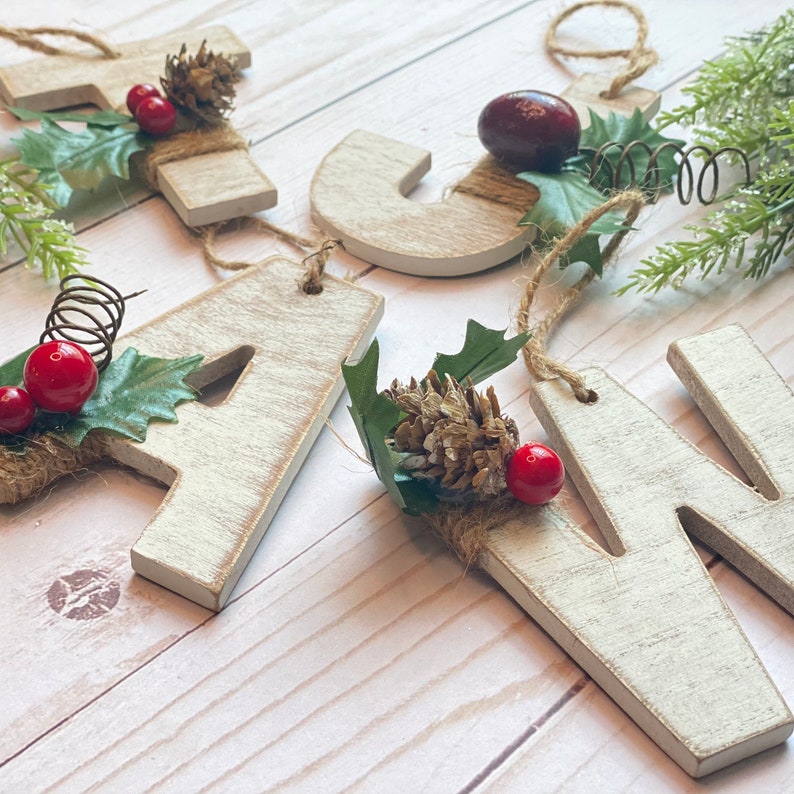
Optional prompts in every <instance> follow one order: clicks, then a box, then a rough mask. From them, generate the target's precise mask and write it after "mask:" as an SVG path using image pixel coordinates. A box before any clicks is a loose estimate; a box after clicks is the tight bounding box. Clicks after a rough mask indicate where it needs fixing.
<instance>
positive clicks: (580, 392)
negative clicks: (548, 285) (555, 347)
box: [516, 189, 645, 403]
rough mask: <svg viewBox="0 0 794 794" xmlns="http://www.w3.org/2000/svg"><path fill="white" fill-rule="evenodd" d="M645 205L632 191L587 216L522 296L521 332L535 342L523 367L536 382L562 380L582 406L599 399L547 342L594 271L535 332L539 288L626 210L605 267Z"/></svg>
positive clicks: (529, 345)
mask: <svg viewBox="0 0 794 794" xmlns="http://www.w3.org/2000/svg"><path fill="white" fill-rule="evenodd" d="M644 204H645V198H644V196H643V194H642V192H641V191H640V190H637V189H631V190H624V191H623V192H621V193H617V194H616V195H614V196H612V198H610V199H608V200H607V201H605V202H604V203H603V204H601V205H600V206H598V207H596V208H595V209H593V210H591V211H590V212H588V213H587V215H585V216H584V218H582V220H581V221H579V223H577V224H576V226H574V227H572V228H571V229H569V230H568V232H566V233H565V234H564V235H563V236H562V237H559V238H558V239H557V240H556V241H555V242H554V244H553V245H552V247H551V248H550V249H549V250H548V252H547V253H546V254H545V255H544V256H543V258H542V259H541V260H540V262H539V263H538V264H537V266H536V267H535V269H534V271H533V273H532V276H531V277H530V279H529V281H528V282H527V285H526V287H525V288H524V292H523V294H522V295H521V302H520V306H519V310H518V314H517V317H516V324H517V327H518V330H519V331H529V330H530V328H531V330H532V338H531V339H530V340H529V342H527V344H526V345H524V348H523V355H524V363H525V364H526V367H527V369H528V370H529V373H530V374H531V375H532V377H533V378H535V380H539V381H543V380H551V379H553V378H562V379H563V380H564V381H565V382H566V383H568V385H569V386H570V387H571V389H573V392H574V394H575V395H576V399H577V400H579V401H580V402H585V403H587V402H595V400H597V399H598V395H597V394H596V393H595V392H594V391H593V390H592V389H588V388H587V386H586V384H585V382H584V378H583V377H582V376H581V375H580V374H579V373H578V372H576V371H575V370H573V369H571V368H570V367H567V366H565V364H563V363H562V362H560V361H557V360H555V359H553V358H551V356H549V354H548V353H547V351H546V339H547V337H548V335H549V333H550V331H551V329H552V328H553V327H554V326H555V325H556V324H557V323H558V322H559V321H560V320H561V319H562V317H563V316H564V315H565V313H566V312H567V311H568V310H569V309H570V308H571V307H572V306H575V305H576V304H577V303H578V302H579V299H580V297H581V295H582V291H583V290H584V288H585V287H586V286H587V285H588V284H589V283H590V282H591V281H592V280H593V279H594V278H595V275H596V274H595V271H594V270H593V269H592V268H588V270H587V273H585V274H584V275H583V276H582V277H581V278H580V279H579V280H578V281H577V282H576V283H575V284H574V285H573V286H572V287H570V288H569V289H567V290H566V291H565V292H564V293H563V294H562V295H561V296H560V297H559V298H558V300H557V302H556V304H555V305H554V307H553V308H552V309H551V311H550V312H549V313H548V314H547V315H546V316H545V317H544V318H543V320H542V321H541V322H540V323H539V324H538V325H537V326H535V327H534V328H532V327H531V326H530V319H529V314H530V309H531V307H532V303H533V301H534V299H535V295H536V294H537V291H538V288H539V287H540V285H541V283H542V282H543V279H544V277H545V276H546V274H547V273H548V272H549V270H550V269H551V267H552V265H554V263H555V262H556V261H557V260H558V259H559V258H560V257H561V256H563V255H564V254H566V253H567V252H568V251H569V250H570V249H571V247H572V246H573V245H574V243H576V242H577V241H578V240H580V239H581V238H582V237H583V236H584V235H585V234H587V231H588V230H589V229H590V227H591V226H592V225H593V224H594V223H595V222H596V221H597V220H598V219H599V218H601V217H603V216H604V215H606V213H608V212H612V211H613V210H624V211H625V212H626V220H625V224H624V225H625V226H626V227H627V228H626V229H625V230H624V231H620V232H618V233H617V234H614V235H613V236H612V238H611V239H610V241H609V243H608V244H607V246H606V248H605V249H604V251H603V255H602V258H603V261H604V263H606V262H608V261H609V260H610V259H611V258H612V256H613V255H614V253H615V251H616V250H617V247H618V245H620V242H621V240H622V239H623V237H624V236H625V235H626V233H627V232H628V231H629V228H628V227H631V226H632V225H633V223H634V221H635V220H636V219H637V216H638V215H639V213H640V210H641V209H642V207H643V206H644Z"/></svg>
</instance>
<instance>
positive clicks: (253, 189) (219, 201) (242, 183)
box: [157, 150, 278, 226]
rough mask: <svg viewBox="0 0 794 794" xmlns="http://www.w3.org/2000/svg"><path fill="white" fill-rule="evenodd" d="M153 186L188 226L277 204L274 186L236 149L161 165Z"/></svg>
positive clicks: (203, 224)
mask: <svg viewBox="0 0 794 794" xmlns="http://www.w3.org/2000/svg"><path fill="white" fill-rule="evenodd" d="M157 185H158V187H159V188H160V192H161V193H162V194H163V195H164V196H165V197H166V199H167V200H168V203H169V204H170V205H171V206H172V207H173V208H174V211H175V212H176V214H177V215H179V217H180V218H181V219H182V221H183V222H184V223H185V224H187V225H188V226H207V225H209V224H211V223H220V222H221V221H226V220H231V219H232V218H242V217H244V216H246V215H253V214H254V213H256V212H261V211H262V210H267V209H270V208H271V207H274V206H275V205H276V203H277V202H278V193H277V191H276V186H275V185H274V184H273V183H272V182H271V181H270V180H269V179H268V178H267V176H265V174H264V173H263V172H262V169H261V168H259V166H258V165H257V164H256V163H255V162H254V161H253V159H252V158H251V156H250V155H249V154H248V153H247V152H244V151H239V150H233V151H230V152H211V153H210V154H201V155H197V156H196V157H188V158H186V159H184V160H174V161H172V162H170V163H165V164H164V165H161V166H160V167H159V168H158V169H157Z"/></svg>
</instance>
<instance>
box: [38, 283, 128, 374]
mask: <svg viewBox="0 0 794 794" xmlns="http://www.w3.org/2000/svg"><path fill="white" fill-rule="evenodd" d="M60 288H61V289H60V292H59V293H58V295H57V296H56V297H55V300H54V301H53V303H52V308H51V309H50V313H49V314H48V315H47V319H46V321H45V327H44V331H43V332H42V334H41V337H40V339H39V344H41V343H42V342H44V341H45V340H46V339H62V340H65V341H67V342H74V343H75V344H78V345H80V346H81V347H83V348H85V349H86V350H87V351H88V352H89V354H90V355H91V357H92V358H93V359H94V363H95V364H96V367H97V370H99V372H103V371H104V370H105V369H106V368H107V366H108V364H110V361H111V359H112V357H113V342H114V341H115V339H116V335H117V334H118V331H119V328H120V327H121V321H122V319H123V318H124V311H125V299H126V298H132V297H135V296H136V295H140V294H141V293H139V292H136V293H133V294H132V295H127V296H123V295H122V294H121V293H120V292H119V291H118V290H117V289H116V288H115V287H113V286H111V285H110V284H108V283H107V282H105V281H102V280H101V279H98V278H94V277H88V276H84V275H81V274H79V273H75V274H72V275H70V276H66V277H65V278H63V279H61V283H60Z"/></svg>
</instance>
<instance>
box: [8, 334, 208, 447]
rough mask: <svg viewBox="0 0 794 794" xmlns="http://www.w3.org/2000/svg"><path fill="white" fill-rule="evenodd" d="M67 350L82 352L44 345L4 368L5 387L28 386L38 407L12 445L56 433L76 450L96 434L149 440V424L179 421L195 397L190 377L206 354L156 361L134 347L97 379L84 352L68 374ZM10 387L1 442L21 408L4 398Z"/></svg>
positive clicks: (14, 435)
mask: <svg viewBox="0 0 794 794" xmlns="http://www.w3.org/2000/svg"><path fill="white" fill-rule="evenodd" d="M54 345H58V346H59V350H58V351H57V354H58V355H57V356H56V357H54V358H53V357H51V356H50V352H51V351H50V350H49V349H48V348H50V347H52V346H54ZM64 346H66V347H69V348H72V349H74V348H78V349H80V350H82V348H80V346H79V345H76V344H72V343H66V342H45V343H44V345H39V346H36V347H33V348H31V349H30V350H26V351H25V352H24V353H21V354H20V355H19V356H16V357H15V358H13V359H11V360H10V361H8V362H6V363H5V364H4V365H2V366H0V384H24V386H25V387H26V388H25V389H24V391H25V392H26V393H30V394H33V395H34V398H35V399H34V400H33V403H34V405H35V406H36V407H37V408H38V409H39V410H38V411H37V412H36V413H35V416H32V417H31V421H30V423H29V425H28V426H26V427H25V428H23V429H20V430H14V431H13V432H11V433H7V434H6V436H5V439H6V440H7V441H10V442H12V443H14V444H17V443H19V441H20V440H24V438H28V437H35V436H36V435H37V434H39V433H42V432H53V433H56V434H57V435H58V437H59V438H61V439H62V440H63V441H65V442H66V443H67V444H69V445H70V446H73V447H77V446H79V445H80V443H81V442H82V441H83V439H84V438H85V436H86V435H87V434H88V433H89V432H90V431H91V430H101V431H103V432H109V433H111V434H113V435H116V436H119V437H121V438H129V439H132V440H134V441H145V440H146V428H147V426H148V424H149V422H150V421H152V420H155V419H156V420H160V421H165V422H176V421H177V416H176V412H175V411H174V408H175V407H176V406H177V405H179V404H180V403H181V402H184V401H185V400H194V399H195V398H196V392H195V390H194V389H192V388H191V387H190V386H188V385H187V384H186V383H185V378H186V377H187V376H188V375H189V374H190V373H191V372H193V371H194V370H196V369H197V368H198V367H199V366H200V364H201V362H202V360H203V356H200V355H195V356H189V357H186V358H179V359H164V358H155V357H152V356H144V355H141V354H140V353H138V351H137V350H135V348H132V347H130V348H127V350H125V351H124V353H123V354H122V355H121V356H120V357H119V358H117V359H115V360H114V361H112V362H111V363H110V365H109V366H108V367H107V369H106V370H105V371H104V372H103V373H102V374H101V375H98V376H97V374H96V367H93V368H92V367H91V365H90V363H89V362H90V356H87V354H86V355H80V353H79V351H78V352H76V353H75V354H74V357H72V359H71V361H72V362H73V363H74V362H76V365H75V366H70V367H69V370H68V371H67V372H65V373H64V372H63V364H64V363H66V361H65V358H66V357H65V356H64V355H63V354H62V353H63V351H62V350H61V349H60V348H63V347H64ZM34 356H35V360H34V362H33V365H31V364H30V363H29V362H30V361H31V357H34ZM59 369H60V370H61V372H60V373H59V372H58V371H57V370H59ZM54 385H57V391H56V389H55V388H54ZM89 386H90V389H89V388H88V387H89ZM7 388H14V389H15V390H18V387H17V386H16V385H15V386H12V387H11V386H4V387H0V438H3V435H2V433H3V430H4V428H8V418H9V415H10V413H9V412H12V411H17V410H19V408H18V403H17V402H16V401H17V399H18V397H17V396H16V395H13V397H12V400H13V402H12V401H9V400H8V399H7V398H6V397H5V394H4V391H3V389H7ZM86 391H88V393H86ZM64 395H65V397H64ZM53 400H57V402H55V401H53ZM64 400H65V401H64ZM47 409H49V410H47Z"/></svg>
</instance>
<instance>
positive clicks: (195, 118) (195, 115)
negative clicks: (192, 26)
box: [160, 40, 240, 127]
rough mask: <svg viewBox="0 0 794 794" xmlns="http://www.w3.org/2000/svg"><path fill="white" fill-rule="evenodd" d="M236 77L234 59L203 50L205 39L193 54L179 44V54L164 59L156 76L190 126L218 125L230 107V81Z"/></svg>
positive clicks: (235, 80) (221, 123) (233, 94)
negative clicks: (161, 68)
mask: <svg viewBox="0 0 794 794" xmlns="http://www.w3.org/2000/svg"><path fill="white" fill-rule="evenodd" d="M239 79H240V69H239V67H238V65H237V61H236V60H235V59H233V58H228V57H226V56H225V55H216V54H215V53H214V52H212V50H209V51H208V50H207V42H206V40H205V41H203V42H202V43H201V47H200V48H199V51H198V52H197V53H196V55H195V56H193V55H188V53H187V46H186V45H185V44H183V45H182V48H181V49H180V50H179V55H169V56H168V57H167V58H166V59H165V77H161V78H160V83H161V84H162V86H163V90H164V91H165V94H166V97H167V98H168V100H169V101H170V102H171V104H173V105H174V107H175V108H176V109H177V111H178V112H179V113H180V114H181V115H182V116H183V118H185V120H186V121H187V122H188V123H189V124H191V125H192V126H194V127H219V126H221V125H223V124H224V123H225V121H226V118H227V117H228V115H229V114H230V113H231V112H232V110H234V104H233V100H234V96H235V88H234V84H235V83H236V82H237V81H238V80H239Z"/></svg>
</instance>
